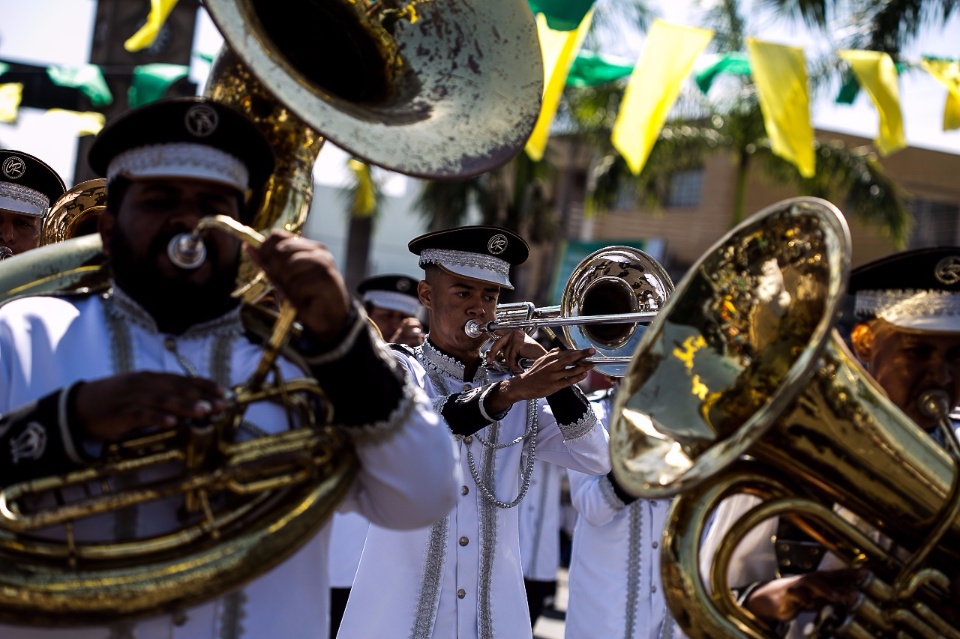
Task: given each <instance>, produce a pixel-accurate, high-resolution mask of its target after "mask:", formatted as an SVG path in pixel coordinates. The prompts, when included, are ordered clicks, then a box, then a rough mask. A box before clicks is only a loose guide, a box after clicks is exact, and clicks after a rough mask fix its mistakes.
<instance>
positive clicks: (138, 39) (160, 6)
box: [123, 0, 177, 51]
mask: <svg viewBox="0 0 960 639" xmlns="http://www.w3.org/2000/svg"><path fill="white" fill-rule="evenodd" d="M175 4H177V0H150V14H149V15H148V16H147V22H146V24H144V25H143V26H142V27H140V30H139V31H137V32H136V33H134V34H133V35H132V36H130V38H128V39H127V41H126V42H124V43H123V48H124V49H126V50H127V51H139V50H140V49H145V48H147V47H149V46H150V45H151V44H153V41H154V40H156V39H157V34H158V33H160V29H161V28H162V27H163V23H164V22H166V21H167V16H169V15H170V12H171V11H173V7H174V5H175Z"/></svg>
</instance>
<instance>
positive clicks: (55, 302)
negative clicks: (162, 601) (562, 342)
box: [0, 291, 462, 639]
mask: <svg viewBox="0 0 960 639" xmlns="http://www.w3.org/2000/svg"><path fill="white" fill-rule="evenodd" d="M245 313H246V312H245ZM357 313H358V316H357V318H356V320H355V321H354V322H353V323H352V324H351V327H350V329H349V330H348V331H347V332H345V334H344V339H343V340H342V341H341V342H340V344H339V346H337V347H335V349H334V351H333V352H325V353H316V352H315V353H313V354H312V356H310V357H308V358H307V360H308V362H309V364H310V371H311V373H313V374H314V375H315V376H316V378H317V379H318V380H319V381H320V383H321V386H324V388H325V390H326V391H327V392H328V393H330V394H331V399H332V401H333V403H334V404H335V409H336V412H337V415H338V422H337V423H341V424H346V426H345V428H346V429H347V431H348V432H349V433H351V435H352V436H353V437H354V443H355V447H356V449H357V454H358V456H359V459H360V462H361V466H360V471H359V475H358V477H357V479H356V480H355V481H354V483H353V484H352V486H351V488H350V492H349V494H348V496H347V498H346V499H345V501H343V502H341V508H344V509H356V510H358V511H359V512H361V513H362V514H363V515H364V516H366V517H367V518H368V519H370V520H371V521H375V522H377V523H378V524H380V525H382V526H397V527H401V528H402V527H406V528H414V527H420V526H424V525H426V524H428V523H429V522H431V521H434V520H436V519H437V518H439V517H442V516H443V515H444V514H445V513H447V512H449V510H450V508H451V507H452V506H453V504H454V503H455V501H456V499H457V491H458V490H459V487H460V485H461V484H462V476H461V475H460V471H459V467H458V465H457V461H456V457H455V456H456V451H455V447H454V446H453V443H452V439H451V437H450V434H449V431H448V430H447V429H446V428H445V427H443V422H442V421H441V420H440V419H439V417H438V416H437V415H436V413H435V412H434V411H433V410H432V409H431V406H430V404H429V402H428V401H427V400H426V398H425V396H424V394H423V392H422V391H421V390H420V389H418V388H416V387H414V386H412V385H411V384H409V383H404V382H403V371H400V370H399V369H398V367H396V365H395V359H394V358H393V357H392V355H391V354H390V352H389V351H388V350H386V349H385V347H383V346H382V343H380V342H378V341H377V340H376V339H375V338H373V337H372V336H371V334H370V332H369V329H368V322H367V320H366V319H365V317H364V316H363V313H362V311H361V310H359V309H358V310H357ZM260 353H261V350H260V347H259V345H258V344H257V343H254V341H252V340H251V338H250V337H248V334H247V333H246V331H245V325H244V323H243V317H242V314H241V312H240V310H239V309H236V310H235V311H233V312H230V313H228V314H227V315H225V316H223V317H221V318H219V319H217V320H214V321H211V322H208V323H205V324H203V325H199V326H194V327H193V328H191V329H189V330H188V331H187V332H185V333H184V334H182V335H178V336H173V335H163V334H160V333H158V332H157V330H156V328H155V324H154V323H153V321H152V319H151V318H150V317H149V316H148V315H147V314H146V313H145V312H144V311H143V310H142V309H141V308H140V307H139V306H138V305H136V304H135V303H134V302H133V301H132V300H130V299H129V298H128V297H127V296H125V295H124V294H123V293H122V292H121V291H118V292H117V293H116V294H114V295H109V294H106V295H88V296H83V297H77V298H73V299H68V298H57V297H34V298H26V299H22V300H17V301H13V302H10V303H8V304H6V305H5V306H3V307H2V308H0V417H2V419H0V473H2V474H4V475H6V476H7V477H8V478H7V479H6V481H16V479H10V478H9V473H10V472H11V471H14V470H16V471H17V472H21V471H22V470H23V469H24V468H26V467H28V466H30V465H34V466H36V467H37V468H38V469H40V471H41V472H40V474H44V472H42V471H44V469H46V470H49V468H48V467H52V468H55V469H58V472H59V471H62V470H64V469H65V468H68V467H70V466H79V465H81V464H82V463H83V462H84V460H85V459H86V458H87V457H88V455H89V454H91V452H95V450H94V448H95V447H93V446H91V445H90V444H89V442H84V441H82V438H81V437H80V435H79V433H77V432H74V431H73V430H71V428H72V425H71V424H70V423H69V412H68V409H67V408H66V407H68V405H69V399H68V398H69V395H70V391H71V389H72V388H73V387H75V385H76V384H77V383H79V382H82V381H84V380H93V379H97V378H102V377H107V376H111V375H114V374H117V373H121V372H126V371H167V372H173V373H179V374H196V375H200V376H203V377H208V378H210V379H214V380H216V381H218V382H220V383H221V384H222V385H224V386H232V385H236V384H240V383H242V382H243V381H245V380H246V379H247V378H248V377H249V376H250V374H251V373H252V371H253V369H254V368H255V366H256V364H257V363H258V361H259V359H260ZM308 355H310V354H309V353H308ZM280 364H281V368H282V370H283V373H284V375H285V376H287V377H303V376H304V372H303V371H302V370H301V369H300V368H298V367H295V366H294V365H293V364H292V363H291V362H289V361H286V360H283V359H282V360H281V362H280ZM355 366H360V369H359V370H355V369H354V367H355ZM391 378H392V380H393V381H392V382H391V381H390V380H391ZM347 383H349V384H350V385H351V386H352V389H351V390H349V391H347V389H346V386H345V384H347ZM365 385H366V386H367V387H368V388H370V387H371V385H372V386H373V387H374V388H376V389H377V392H378V393H380V394H379V396H378V395H376V394H371V395H370V396H369V397H368V401H367V402H366V403H365V404H366V408H364V407H359V406H351V405H348V404H349V402H351V401H355V397H356V395H357V393H360V392H362V389H363V388H364V386H365ZM348 392H349V394H347V393H348ZM378 400H379V401H378ZM356 410H360V411H361V412H360V413H357V412H356ZM246 418H247V420H248V421H250V422H252V426H251V429H253V431H254V432H256V429H262V430H263V431H268V432H277V431H280V430H284V429H285V428H286V422H285V420H284V418H283V414H282V411H281V410H279V409H278V408H276V407H274V406H270V405H266V404H259V405H254V407H253V408H252V409H251V410H250V411H248V413H247V415H246ZM355 419H356V420H358V421H353V420H355ZM341 420H342V421H341ZM11 451H15V452H13V453H12V452H11ZM14 460H16V461H15V462H14ZM15 466H16V467H19V468H14V467H15ZM179 503H180V499H179V498H176V499H171V500H166V501H162V502H151V503H148V504H145V505H142V506H141V507H139V509H138V510H137V512H136V513H133V514H129V513H128V516H126V517H125V518H123V517H121V516H118V515H117V514H115V513H108V514H106V515H103V516H99V517H97V518H96V519H94V520H92V521H91V520H86V521H84V522H82V523H81V524H79V525H78V526H77V531H76V532H77V537H78V538H80V539H83V538H84V537H85V536H87V535H98V533H99V535H98V536H100V537H102V536H103V534H104V530H115V529H116V527H118V526H120V527H122V526H126V527H127V529H128V530H136V531H137V532H138V533H149V532H151V531H153V532H155V530H156V528H157V527H161V528H164V527H167V526H169V525H170V524H171V523H172V522H173V521H175V519H174V517H175V511H176V508H177V506H179ZM122 518H123V519H124V520H123V521H120V520H121V519H122ZM329 538H330V532H329V523H328V524H326V525H324V526H323V527H322V528H321V530H320V532H319V533H318V534H317V535H316V536H315V537H314V538H313V539H312V540H311V541H309V542H307V543H306V544H305V545H304V546H303V547H301V548H300V549H299V550H297V551H296V552H295V553H294V554H293V555H292V556H291V557H290V558H289V559H287V560H286V561H283V562H282V563H280V564H279V565H278V566H276V567H275V568H273V569H272V570H270V571H268V572H267V573H265V574H264V575H262V576H261V577H259V578H257V579H255V580H253V581H252V582H250V583H248V584H246V585H243V586H242V587H241V588H240V589H238V590H237V591H235V592H233V593H230V594H227V595H225V596H222V597H219V598H216V599H214V600H212V601H207V602H205V603H201V604H200V605H198V606H196V607H192V608H189V609H187V610H185V611H184V613H185V614H184V615H183V617H184V618H183V619H178V620H177V623H174V619H173V618H172V617H171V616H162V617H155V618H150V619H146V620H140V621H122V620H117V621H115V622H110V623H108V624H107V625H104V626H97V627H84V628H68V629H47V628H32V627H31V628H27V627H11V626H0V637H17V638H23V639H33V638H38V639H39V638H41V637H42V638H48V637H62V638H64V639H66V638H68V637H69V638H70V639H88V638H97V639H107V638H112V637H124V638H136V639H146V638H152V637H162V638H164V639H169V638H171V637H175V638H190V639H192V638H211V639H212V638H218V639H219V638H222V637H250V638H254V639H260V638H263V637H278V638H279V637H297V638H302V637H319V638H321V639H323V638H325V637H326V636H327V634H328V599H329V589H328V585H327V571H326V562H327V555H328V551H329V548H328V545H329Z"/></svg>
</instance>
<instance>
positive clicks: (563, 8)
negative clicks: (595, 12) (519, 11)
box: [528, 0, 594, 31]
mask: <svg viewBox="0 0 960 639" xmlns="http://www.w3.org/2000/svg"><path fill="white" fill-rule="evenodd" d="M528 2H529V4H530V9H531V10H532V11H533V12H534V13H535V14H536V13H542V14H543V15H544V17H545V18H546V19H547V26H548V27H550V28H551V29H553V30H554V31H573V30H574V29H576V28H577V27H579V26H580V23H581V22H583V17H584V16H585V15H587V11H590V8H591V7H592V6H593V3H594V0H528Z"/></svg>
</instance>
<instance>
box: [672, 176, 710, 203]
mask: <svg viewBox="0 0 960 639" xmlns="http://www.w3.org/2000/svg"><path fill="white" fill-rule="evenodd" d="M702 189H703V169H693V170H691V171H677V172H675V173H673V174H672V175H671V176H670V192H669V194H668V195H667V206H668V207H671V208H696V207H698V206H700V191H701V190H702Z"/></svg>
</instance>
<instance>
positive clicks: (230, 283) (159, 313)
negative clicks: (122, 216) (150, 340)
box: [110, 225, 240, 334]
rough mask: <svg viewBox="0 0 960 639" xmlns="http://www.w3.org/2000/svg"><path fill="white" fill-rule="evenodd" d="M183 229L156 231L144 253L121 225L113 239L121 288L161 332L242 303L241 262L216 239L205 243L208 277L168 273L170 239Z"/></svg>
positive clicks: (114, 264) (113, 264)
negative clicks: (238, 295)
mask: <svg viewBox="0 0 960 639" xmlns="http://www.w3.org/2000/svg"><path fill="white" fill-rule="evenodd" d="M179 233H180V231H179V230H170V231H168V232H166V233H159V234H157V236H156V237H155V238H154V239H153V241H152V242H151V243H150V246H149V248H148V250H147V252H146V254H143V255H138V254H136V252H135V251H134V250H133V249H132V248H131V247H132V246H133V244H132V243H131V242H130V241H129V240H128V237H127V235H126V234H125V231H124V230H123V229H122V228H120V225H117V226H116V227H115V228H114V233H113V236H112V237H111V239H110V263H111V268H112V271H113V278H114V281H115V282H116V284H117V286H119V287H120V288H121V289H123V291H124V292H125V293H126V294H127V295H129V296H130V297H131V298H133V299H134V300H135V301H136V302H137V303H138V304H139V305H140V306H142V307H143V309H144V310H145V311H147V313H149V314H150V316H151V317H153V319H154V321H156V323H157V327H158V328H159V329H160V330H161V331H162V332H166V333H173V334H179V333H182V332H183V331H185V330H187V329H188V328H190V327H191V326H193V325H195V324H200V323H202V322H205V321H208V320H212V319H214V318H217V317H220V316H221V315H223V314H224V313H226V312H227V311H229V310H231V309H233V308H235V307H236V306H237V305H238V304H239V303H240V301H239V300H238V299H236V298H234V297H233V296H232V293H233V291H234V290H235V289H236V285H237V273H238V272H239V268H240V260H239V259H238V258H237V255H236V254H234V255H233V256H232V257H228V256H225V255H223V254H222V251H221V249H220V246H219V245H218V244H217V243H216V242H208V243H206V248H207V258H206V262H208V264H204V265H201V266H200V268H201V269H203V268H208V269H209V275H208V276H207V277H205V278H200V277H197V273H196V271H191V270H183V269H176V270H175V271H174V272H173V273H172V274H171V273H170V272H166V273H165V272H164V269H163V268H162V267H161V260H162V259H163V256H165V255H166V252H167V245H168V244H169V243H170V240H171V239H172V238H173V237H175V236H176V235H178V234H179Z"/></svg>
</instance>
